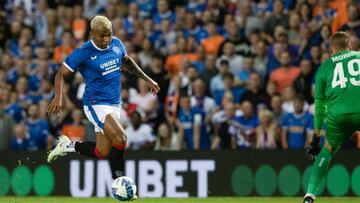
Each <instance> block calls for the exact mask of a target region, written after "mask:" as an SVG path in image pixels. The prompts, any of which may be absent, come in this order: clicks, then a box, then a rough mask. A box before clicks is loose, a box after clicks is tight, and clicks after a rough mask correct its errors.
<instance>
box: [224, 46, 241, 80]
mask: <svg viewBox="0 0 360 203" xmlns="http://www.w3.org/2000/svg"><path fill="white" fill-rule="evenodd" d="M222 51H223V54H222V56H221V57H220V58H219V59H218V62H220V61H221V60H226V61H228V62H229V67H230V72H231V73H232V74H234V75H236V76H237V75H239V73H240V71H241V70H242V69H243V67H242V64H243V57H242V56H241V55H237V54H236V52H235V45H234V43H232V42H229V41H228V42H226V43H225V44H224V46H223V50H222Z"/></svg>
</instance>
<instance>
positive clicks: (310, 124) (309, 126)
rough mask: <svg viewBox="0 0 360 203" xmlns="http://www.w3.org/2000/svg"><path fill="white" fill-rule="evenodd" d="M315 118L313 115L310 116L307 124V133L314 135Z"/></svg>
mask: <svg viewBox="0 0 360 203" xmlns="http://www.w3.org/2000/svg"><path fill="white" fill-rule="evenodd" d="M313 120H314V117H313V116H312V115H309V117H308V119H307V124H306V131H307V132H309V133H313V131H314V122H313Z"/></svg>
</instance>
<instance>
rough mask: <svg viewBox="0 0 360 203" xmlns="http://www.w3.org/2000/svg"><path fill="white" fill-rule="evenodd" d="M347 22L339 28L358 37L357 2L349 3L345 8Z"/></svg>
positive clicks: (359, 25)
mask: <svg viewBox="0 0 360 203" xmlns="http://www.w3.org/2000/svg"><path fill="white" fill-rule="evenodd" d="M347 16H348V19H349V20H348V22H347V23H346V24H345V25H344V26H343V27H342V28H341V30H343V31H350V32H352V33H354V34H355V35H356V36H357V37H358V38H360V14H359V5H358V4H349V5H348V9H347Z"/></svg>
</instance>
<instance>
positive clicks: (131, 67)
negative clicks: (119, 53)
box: [122, 55, 160, 93]
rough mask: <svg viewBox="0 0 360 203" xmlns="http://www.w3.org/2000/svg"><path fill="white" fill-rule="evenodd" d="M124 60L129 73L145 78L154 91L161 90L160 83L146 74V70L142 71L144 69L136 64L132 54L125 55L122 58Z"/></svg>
mask: <svg viewBox="0 0 360 203" xmlns="http://www.w3.org/2000/svg"><path fill="white" fill-rule="evenodd" d="M122 62H123V64H124V66H125V67H126V70H127V71H128V72H129V73H131V74H134V75H136V76H138V77H140V78H141V79H143V80H145V81H146V83H147V84H148V86H149V87H150V88H151V91H152V92H153V93H157V92H159V91H160V87H159V85H158V84H157V83H156V82H155V81H154V80H152V79H151V78H150V77H149V76H148V75H146V74H145V73H144V71H142V69H141V68H140V67H139V66H138V65H137V64H136V62H135V61H134V60H133V59H132V58H131V57H130V56H128V55H125V56H124V58H123V59H122Z"/></svg>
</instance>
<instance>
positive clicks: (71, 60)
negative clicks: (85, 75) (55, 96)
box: [63, 48, 84, 72]
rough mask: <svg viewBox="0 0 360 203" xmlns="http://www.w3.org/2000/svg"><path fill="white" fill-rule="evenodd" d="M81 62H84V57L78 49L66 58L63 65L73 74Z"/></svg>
mask: <svg viewBox="0 0 360 203" xmlns="http://www.w3.org/2000/svg"><path fill="white" fill-rule="evenodd" d="M83 60H84V56H83V54H82V53H81V50H80V49H79V48H78V49H75V50H74V51H73V52H72V53H71V54H70V55H69V56H68V57H66V59H65V61H64V62H63V64H64V66H65V67H66V68H68V69H69V70H70V71H71V72H74V71H76V70H77V69H78V68H79V66H80V65H81V63H82V62H83Z"/></svg>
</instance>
